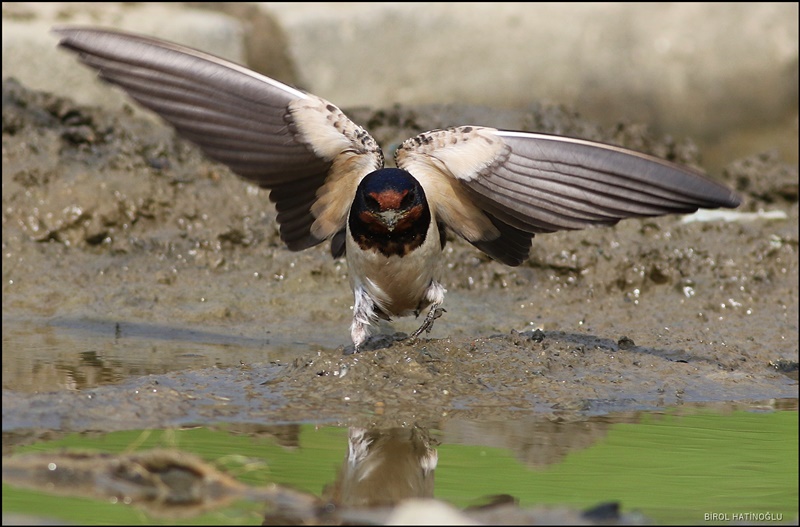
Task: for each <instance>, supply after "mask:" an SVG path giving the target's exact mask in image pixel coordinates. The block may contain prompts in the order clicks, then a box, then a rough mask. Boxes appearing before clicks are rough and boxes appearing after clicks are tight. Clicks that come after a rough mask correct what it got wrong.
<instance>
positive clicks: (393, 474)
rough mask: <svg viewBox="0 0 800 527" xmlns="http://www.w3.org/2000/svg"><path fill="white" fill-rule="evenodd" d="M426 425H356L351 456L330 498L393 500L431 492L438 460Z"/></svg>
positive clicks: (343, 502)
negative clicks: (405, 426) (409, 426)
mask: <svg viewBox="0 0 800 527" xmlns="http://www.w3.org/2000/svg"><path fill="white" fill-rule="evenodd" d="M438 458H439V456H438V454H437V452H436V450H434V449H433V448H431V438H430V436H429V435H428V432H427V430H424V429H422V428H419V427H416V426H415V427H413V428H391V429H384V430H381V429H370V430H367V429H365V428H351V429H350V433H349V441H348V448H347V457H346V458H345V460H344V463H343V464H342V468H341V470H340V471H339V475H338V477H337V479H336V482H335V483H334V484H333V485H332V486H331V487H330V488H328V489H326V492H325V494H326V498H327V499H329V500H330V501H331V502H333V503H334V504H336V505H337V506H340V507H342V506H347V507H376V506H392V505H395V504H397V503H398V502H399V501H401V500H403V499H406V498H412V497H415V498H432V497H433V472H434V470H435V469H436V463H437V462H438Z"/></svg>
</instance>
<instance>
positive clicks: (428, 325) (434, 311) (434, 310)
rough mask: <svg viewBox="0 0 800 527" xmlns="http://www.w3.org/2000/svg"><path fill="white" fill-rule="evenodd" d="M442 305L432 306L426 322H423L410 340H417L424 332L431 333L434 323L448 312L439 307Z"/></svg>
mask: <svg viewBox="0 0 800 527" xmlns="http://www.w3.org/2000/svg"><path fill="white" fill-rule="evenodd" d="M440 305H441V304H431V308H430V310H429V311H428V314H427V316H426V317H425V320H424V321H423V322H422V325H421V326H420V327H419V328H418V329H417V330H416V331H415V332H414V333H412V334H411V336H410V337H409V338H411V339H415V338H417V337H419V336H420V335H422V332H423V331H424V332H426V333H430V332H431V329H433V322H434V321H435V320H436V319H437V318H439V317H440V316H442V315H443V314H444V313H445V312H446V311H445V310H444V309H443V308H441V307H439V306H440Z"/></svg>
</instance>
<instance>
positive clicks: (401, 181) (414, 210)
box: [350, 168, 430, 236]
mask: <svg viewBox="0 0 800 527" xmlns="http://www.w3.org/2000/svg"><path fill="white" fill-rule="evenodd" d="M350 215H351V221H357V222H359V223H361V224H362V225H364V227H366V228H367V230H369V231H371V232H373V233H382V234H388V235H390V236H391V235H392V234H394V233H398V234H399V233H403V232H405V231H408V230H409V229H411V228H413V227H415V226H419V225H420V221H424V223H425V226H426V227H427V223H428V222H429V221H430V212H429V211H428V202H427V200H426V199H425V192H424V191H423V190H422V186H421V185H420V184H419V182H418V181H417V180H416V179H414V177H413V176H412V175H411V174H409V173H408V172H406V171H405V170H400V169H398V168H382V169H380V170H376V171H374V172H372V173H370V174H368V175H367V176H365V177H364V179H362V180H361V183H360V184H359V185H358V189H357V190H356V197H355V200H354V201H353V208H352V210H351V213H350Z"/></svg>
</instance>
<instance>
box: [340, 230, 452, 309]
mask: <svg viewBox="0 0 800 527" xmlns="http://www.w3.org/2000/svg"><path fill="white" fill-rule="evenodd" d="M441 254H442V246H441V241H440V239H439V229H438V228H437V226H436V221H435V220H434V219H433V218H432V219H431V224H430V227H428V233H427V235H426V237H425V242H424V243H423V244H422V245H420V246H419V247H417V248H416V249H415V250H414V251H412V252H411V253H409V254H407V255H405V256H402V257H401V256H389V257H387V256H384V255H383V254H381V253H380V252H378V251H374V250H367V251H365V250H363V249H361V247H359V246H358V244H357V243H355V241H354V240H353V237H352V236H351V235H350V227H349V225H348V228H347V263H348V266H349V270H350V286H351V287H352V288H353V290H354V291H355V290H356V289H357V288H358V287H363V288H364V290H365V291H366V292H367V294H368V295H369V296H370V298H371V299H372V300H373V301H374V302H375V304H376V305H377V306H378V307H379V308H380V309H381V310H382V311H383V312H384V313H386V314H388V315H390V316H406V315H412V314H414V312H415V311H416V310H418V309H424V308H425V307H427V305H428V304H429V303H430V302H429V301H427V300H424V298H425V292H426V290H427V289H428V287H429V286H430V285H431V281H432V280H437V281H438V277H439V270H440V261H441Z"/></svg>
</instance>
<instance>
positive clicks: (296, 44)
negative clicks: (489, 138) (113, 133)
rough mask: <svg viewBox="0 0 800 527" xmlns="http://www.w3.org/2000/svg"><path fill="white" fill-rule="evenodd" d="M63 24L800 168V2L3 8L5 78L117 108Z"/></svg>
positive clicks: (274, 72) (341, 94)
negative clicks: (63, 33) (766, 156)
mask: <svg viewBox="0 0 800 527" xmlns="http://www.w3.org/2000/svg"><path fill="white" fill-rule="evenodd" d="M56 24H91V25H100V26H107V27H116V28H121V29H126V30H131V31H136V32H140V33H145V34H149V35H153V36H159V37H162V38H166V39H169V40H173V41H176V42H180V43H183V44H186V45H189V46H192V47H196V48H199V49H202V50H204V51H209V52H211V53H214V54H217V55H221V56H223V57H226V58H229V59H232V60H234V61H236V62H240V63H245V64H247V65H249V66H250V67H251V68H253V69H256V70H258V71H260V72H262V73H264V74H266V75H269V76H272V77H275V78H277V79H279V80H282V81H284V82H287V83H289V84H292V85H295V86H299V87H301V88H304V89H306V90H308V91H311V92H313V93H315V94H317V95H320V96H322V97H324V98H326V99H328V100H330V101H331V102H333V103H335V104H337V105H338V106H340V107H342V108H345V109H346V108H352V107H358V106H373V107H386V106H391V105H393V104H395V103H403V104H416V103H468V104H479V105H487V106H492V107H498V108H524V107H527V106H528V105H530V104H532V103H534V102H547V103H556V104H565V105H568V106H569V107H571V108H573V109H575V110H577V111H578V112H579V113H580V114H582V115H584V116H586V117H589V118H592V119H594V120H596V121H598V122H599V123H600V124H603V125H607V126H613V125H614V124H615V123H617V122H619V121H628V122H637V123H644V124H647V125H649V126H651V127H653V129H654V130H656V131H658V132H661V133H667V134H671V135H673V136H677V137H686V136H689V137H691V138H693V139H694V140H696V141H697V142H698V143H699V144H700V145H701V148H702V150H703V152H704V154H705V156H706V158H709V157H712V158H713V157H715V156H717V157H721V158H723V159H720V160H719V161H720V163H719V164H720V165H721V164H724V163H725V162H727V161H730V160H731V159H733V158H736V157H742V156H746V155H750V154H753V153H757V152H759V151H764V150H777V151H778V152H779V153H780V155H781V157H783V158H784V160H785V161H787V162H790V163H797V149H798V4H797V3H736V4H727V3H656V4H638V3H632V4H628V3H597V4H595V3H588V4H582V3H570V4H563V3H536V4H518V3H502V2H494V3H470V4H462V3H424V4H422V3H419V4H417V3H405V2H403V3H400V2H388V3H355V2H334V3H316V2H313V3H297V2H291V3H290V2H276V3H268V2H258V3H169V4H161V3H159V4H144V3H141V4H140V3H67V2H55V3H25V2H20V3H14V2H5V3H3V66H2V67H3V78H4V79H5V78H7V77H9V76H13V77H15V78H17V79H18V80H19V81H21V82H22V83H23V84H26V85H28V86H30V87H32V88H36V89H41V90H47V91H52V92H55V93H57V94H60V95H68V96H70V97H72V98H74V99H76V100H77V101H78V102H81V103H86V104H101V105H106V106H112V107H113V106H119V105H122V104H124V102H123V101H124V99H123V98H122V97H121V96H119V95H117V94H114V93H112V92H110V91H109V90H108V89H107V88H105V87H100V86H98V83H97V82H96V81H95V80H94V79H93V74H92V73H90V72H89V71H88V70H87V69H85V68H82V67H80V66H78V65H77V62H75V60H74V59H73V58H71V57H69V56H67V55H66V53H63V52H60V51H58V50H57V49H56V47H55V44H56V38H55V37H54V36H53V35H51V34H49V32H48V31H49V29H50V28H51V27H52V26H53V25H56ZM464 124H480V123H464ZM709 163H710V164H712V165H714V164H715V162H714V161H713V159H712V160H711V161H709Z"/></svg>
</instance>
